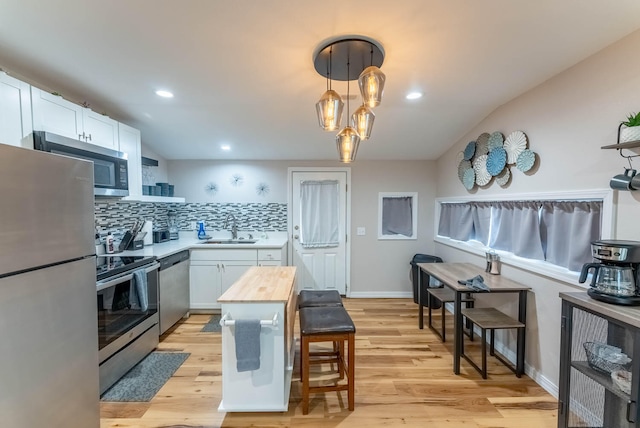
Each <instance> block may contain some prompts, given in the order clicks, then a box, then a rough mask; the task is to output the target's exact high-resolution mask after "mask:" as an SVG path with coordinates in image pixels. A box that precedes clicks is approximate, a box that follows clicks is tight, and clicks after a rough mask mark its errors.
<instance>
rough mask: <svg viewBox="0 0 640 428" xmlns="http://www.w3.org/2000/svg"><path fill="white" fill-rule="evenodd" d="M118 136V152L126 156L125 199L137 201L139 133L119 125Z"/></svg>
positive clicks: (139, 171) (139, 175) (139, 165)
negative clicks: (126, 178) (127, 174)
mask: <svg viewBox="0 0 640 428" xmlns="http://www.w3.org/2000/svg"><path fill="white" fill-rule="evenodd" d="M118 136H119V140H120V146H119V148H118V150H119V151H121V152H124V153H126V154H127V160H128V162H127V164H128V167H129V196H128V197H127V198H125V199H131V200H139V199H140V197H141V196H142V161H141V160H142V154H141V148H140V131H139V130H137V129H135V128H132V127H130V126H129V125H125V124H124V123H119V124H118Z"/></svg>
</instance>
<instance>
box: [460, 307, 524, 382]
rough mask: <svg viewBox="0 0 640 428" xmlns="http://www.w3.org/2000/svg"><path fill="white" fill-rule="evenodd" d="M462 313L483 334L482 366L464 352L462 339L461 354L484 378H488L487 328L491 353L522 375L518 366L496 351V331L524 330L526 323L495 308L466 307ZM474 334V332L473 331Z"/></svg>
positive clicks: (518, 374)
mask: <svg viewBox="0 0 640 428" xmlns="http://www.w3.org/2000/svg"><path fill="white" fill-rule="evenodd" d="M461 313H462V315H463V316H464V317H466V318H467V320H468V321H469V322H471V323H472V324H475V325H477V326H478V327H480V332H481V335H482V344H481V351H480V352H482V367H478V365H477V364H476V363H475V362H474V361H473V360H472V359H471V358H470V357H469V356H468V355H466V354H465V353H464V341H462V348H461V352H460V354H461V356H462V357H463V358H464V359H465V360H467V361H468V362H469V364H471V365H472V366H473V368H474V369H476V370H477V371H478V372H480V374H481V375H482V378H483V379H486V378H487V330H489V332H490V334H491V336H490V343H489V355H492V356H494V357H496V359H497V360H498V361H500V362H501V363H502V364H504V365H505V366H507V367H508V368H509V369H510V370H511V371H512V372H514V373H515V374H516V376H517V377H520V376H521V373H520V372H519V371H518V368H517V367H514V366H513V365H512V364H511V363H510V362H509V361H507V360H506V359H504V358H502V357H500V356H499V355H498V354H496V352H495V331H496V330H503V329H510V328H515V329H522V330H524V328H525V324H524V323H522V322H520V321H518V320H516V319H514V318H512V317H510V316H509V315H507V314H505V313H502V312H500V311H499V310H497V309H495V308H464V309H462V311H461ZM472 334H473V332H472Z"/></svg>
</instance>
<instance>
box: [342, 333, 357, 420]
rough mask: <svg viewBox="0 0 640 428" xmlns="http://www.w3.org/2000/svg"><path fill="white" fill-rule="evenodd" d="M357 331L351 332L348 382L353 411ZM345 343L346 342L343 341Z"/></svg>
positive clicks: (350, 404)
mask: <svg viewBox="0 0 640 428" xmlns="http://www.w3.org/2000/svg"><path fill="white" fill-rule="evenodd" d="M355 336H356V335H355V333H350V334H349V340H348V341H349V366H348V369H347V370H348V371H349V373H348V375H347V376H348V377H349V379H348V382H349V410H351V411H353V409H354V408H355V401H356V400H355V395H356V394H355V390H356V388H355V385H356V377H355V374H356V346H355V345H356V341H355ZM343 343H344V342H343Z"/></svg>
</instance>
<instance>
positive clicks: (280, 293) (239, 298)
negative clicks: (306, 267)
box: [218, 266, 296, 303]
mask: <svg viewBox="0 0 640 428" xmlns="http://www.w3.org/2000/svg"><path fill="white" fill-rule="evenodd" d="M295 277H296V268H295V267H294V266H254V267H251V268H249V270H248V271H247V272H245V274H244V275H242V276H241V277H240V279H238V281H236V282H235V283H234V284H233V285H232V286H231V287H229V289H228V290H227V291H225V292H224V294H222V296H220V298H219V299H218V302H220V303H240V302H247V303H250V302H265V303H266V302H286V301H288V300H289V297H290V296H291V289H292V287H295Z"/></svg>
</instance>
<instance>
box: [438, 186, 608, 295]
mask: <svg viewBox="0 0 640 428" xmlns="http://www.w3.org/2000/svg"><path fill="white" fill-rule="evenodd" d="M494 198H495V196H494ZM612 217H613V197H612V192H611V191H610V190H608V189H607V190H597V191H588V192H566V193H563V194H538V195H535V194H533V195H522V196H520V195H518V196H509V197H507V198H504V199H502V200H490V199H489V198H485V199H481V198H478V199H474V200H466V201H464V200H459V199H453V198H449V199H439V200H438V201H437V203H436V224H435V229H436V231H437V237H436V241H438V242H441V243H445V244H447V245H451V246H454V247H458V248H460V249H463V250H465V251H469V252H474V253H477V254H482V253H483V252H484V251H486V250H487V249H493V250H496V251H498V252H499V253H500V255H501V258H502V260H503V261H508V262H509V263H510V264H513V265H515V266H518V267H522V268H524V269H527V270H531V271H537V272H539V273H544V274H546V275H551V276H553V277H556V278H558V279H562V280H567V279H570V280H571V282H572V283H575V277H576V275H577V274H576V272H579V271H580V269H581V267H582V265H583V264H584V263H587V262H591V261H592V257H591V248H590V243H591V241H593V240H596V239H608V238H610V237H611V232H612ZM554 273H557V274H558V275H556V274H554Z"/></svg>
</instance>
